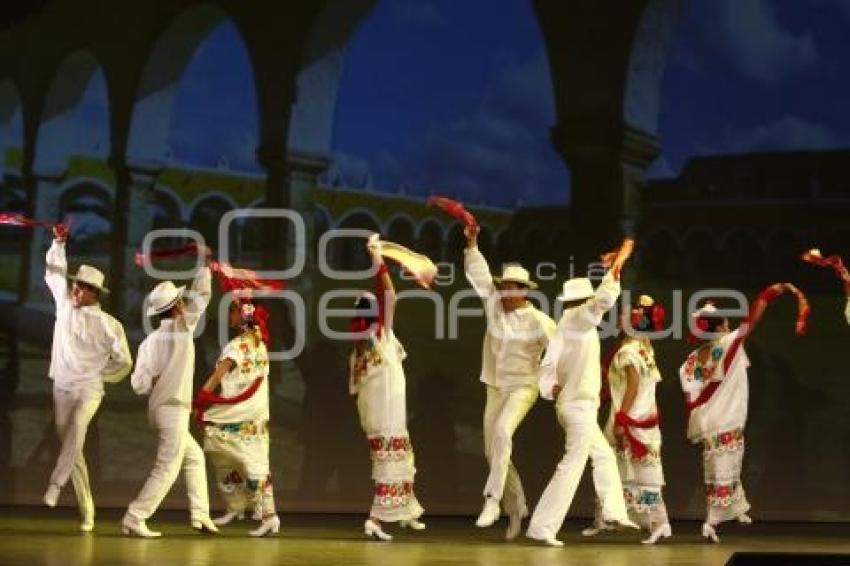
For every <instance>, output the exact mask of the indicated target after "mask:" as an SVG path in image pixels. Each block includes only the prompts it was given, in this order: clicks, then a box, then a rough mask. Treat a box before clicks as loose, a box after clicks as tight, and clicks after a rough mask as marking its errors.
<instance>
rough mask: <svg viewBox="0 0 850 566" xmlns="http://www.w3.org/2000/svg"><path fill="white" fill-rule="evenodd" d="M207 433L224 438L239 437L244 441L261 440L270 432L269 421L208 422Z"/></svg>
mask: <svg viewBox="0 0 850 566" xmlns="http://www.w3.org/2000/svg"><path fill="white" fill-rule="evenodd" d="M206 430H207V434H208V435H210V436H218V437H219V438H221V439H222V440H226V439H227V438H229V437H231V438H232V437H234V436H235V437H237V439H238V440H240V441H243V442H251V441H256V440H259V439H260V438H261V437H262V436H263V435H268V433H269V423H268V422H266V421H243V422H239V423H206Z"/></svg>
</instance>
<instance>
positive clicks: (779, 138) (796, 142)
mask: <svg viewBox="0 0 850 566" xmlns="http://www.w3.org/2000/svg"><path fill="white" fill-rule="evenodd" d="M838 144H839V140H838V138H837V136H836V135H835V134H834V133H833V132H832V131H831V130H830V129H829V128H828V127H826V126H824V125H822V124H817V123H814V122H809V121H807V120H805V119H803V118H800V117H799V116H792V115H786V116H783V117H781V118H779V119H778V120H775V121H773V122H770V123H769V124H763V125H760V126H757V127H755V128H752V129H750V130H746V131H738V132H733V133H730V134H729V135H727V143H726V144H725V147H726V148H727V151H732V152H746V151H786V150H815V149H828V148H832V147H836V146H837V145H838Z"/></svg>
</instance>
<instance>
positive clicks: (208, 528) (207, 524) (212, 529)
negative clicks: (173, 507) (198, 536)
mask: <svg viewBox="0 0 850 566" xmlns="http://www.w3.org/2000/svg"><path fill="white" fill-rule="evenodd" d="M192 528H193V529H195V530H196V531H198V532H199V533H213V534H216V533H218V527H216V526H215V523H213V522H212V521H211V520H210V518H209V517H199V518H197V519H192Z"/></svg>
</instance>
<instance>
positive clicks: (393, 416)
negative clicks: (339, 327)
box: [349, 329, 424, 522]
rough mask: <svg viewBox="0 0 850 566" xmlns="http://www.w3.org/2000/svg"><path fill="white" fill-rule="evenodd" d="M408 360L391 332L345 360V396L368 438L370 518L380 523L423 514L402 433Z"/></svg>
mask: <svg viewBox="0 0 850 566" xmlns="http://www.w3.org/2000/svg"><path fill="white" fill-rule="evenodd" d="M406 356H407V354H406V352H405V351H404V347H403V346H402V345H401V342H399V341H398V339H397V338H396V336H395V333H393V332H392V330H387V329H384V331H383V332H382V333H381V336H380V337H379V336H376V335H374V334H373V335H372V337H371V338H370V339H369V340H368V343H367V346H366V348H365V349H364V350H363V351H362V352H359V353H358V351H357V350H356V349H355V350H354V351H352V353H351V357H350V359H349V368H350V371H349V392H350V393H351V394H352V395H356V396H357V412H358V413H359V415H360V426H361V427H362V429H363V432H364V433H366V437H367V438H368V439H369V447H370V450H371V457H372V480H373V482H374V496H373V500H372V509H371V512H370V515H371V516H372V517H375V518H377V519H379V520H380V521H389V522H393V521H403V520H410V519H416V518H418V517H419V516H421V515H422V513H423V512H424V510H423V509H422V506H421V505H419V501H417V499H416V494H415V493H414V490H413V476H414V475H415V474H416V468H415V467H414V459H413V447H412V446H411V444H410V436H409V435H408V432H407V398H406V395H407V393H406V381H405V376H404V368H403V367H402V361H403V360H404V358H405V357H406Z"/></svg>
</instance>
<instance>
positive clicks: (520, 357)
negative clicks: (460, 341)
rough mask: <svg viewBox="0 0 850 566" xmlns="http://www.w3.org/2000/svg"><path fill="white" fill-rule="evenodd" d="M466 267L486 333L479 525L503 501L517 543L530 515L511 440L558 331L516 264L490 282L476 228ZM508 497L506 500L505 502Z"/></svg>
mask: <svg viewBox="0 0 850 566" xmlns="http://www.w3.org/2000/svg"><path fill="white" fill-rule="evenodd" d="M465 234H466V250H465V251H464V267H465V269H466V278H467V279H469V282H470V283H471V284H472V287H473V288H474V289H475V291H476V292H477V293H478V295H479V296H480V297H481V298H482V299H483V300H484V309H485V312H486V314H487V332H486V334H485V335H484V348H483V352H482V361H481V381H482V382H484V385H485V386H486V387H487V404H486V406H485V408H484V455H485V456H486V457H487V461H488V463H489V464H490V475H489V476H488V477H487V484H486V485H485V486H484V498H485V499H484V508H483V509H482V510H481V515H480V516H479V517H478V520H477V521H476V522H475V524H476V525H478V526H479V527H489V526H490V525H492V524H493V523H494V522H495V521H496V520H497V519H498V518H499V513H500V509H499V503H500V501H504V506H505V511H507V513H508V516H509V517H510V523H509V525H508V529H507V532H506V534H505V538H506V539H507V540H512V539H514V538H516V536H517V535H518V534H519V532H520V529H521V528H522V519H523V517H527V516H528V507H527V506H526V501H525V494H524V493H523V489H522V482H521V481H520V477H519V474H518V473H517V471H516V468H515V467H514V465H513V464H512V463H511V449H512V439H513V435H514V432H515V431H516V429H517V427H518V426H519V424H520V423H521V422H522V419H524V418H525V415H527V414H528V411H529V410H530V409H531V407H532V406H533V405H534V402H535V401H536V400H537V374H538V371H539V369H540V359H541V357H542V355H543V350H544V349H545V348H546V344H547V343H548V342H549V336H551V335H552V333H553V332H554V331H555V321H553V320H552V319H551V318H550V317H549V316H548V315H547V314H545V313H544V312H542V311H540V310H538V309H537V308H535V307H534V305H532V304H531V303H530V302H529V301H528V290H529V289H530V288H532V289H533V288H536V287H537V285H536V284H535V283H534V282H533V281H531V280H530V279H529V275H528V271H526V270H525V269H523V268H522V267H521V266H519V265H516V264H508V265H506V266H505V267H504V270H503V272H502V276H501V277H492V276H491V275H490V267H489V266H488V265H487V261H486V260H485V259H484V256H483V255H482V254H481V252H480V251H478V228H477V227H468V228H466V230H465ZM503 496H504V497H503Z"/></svg>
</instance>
